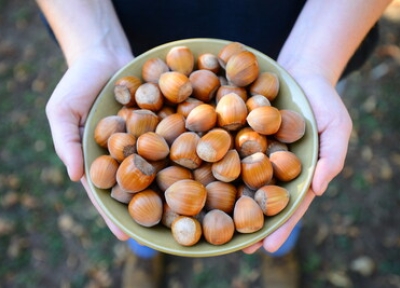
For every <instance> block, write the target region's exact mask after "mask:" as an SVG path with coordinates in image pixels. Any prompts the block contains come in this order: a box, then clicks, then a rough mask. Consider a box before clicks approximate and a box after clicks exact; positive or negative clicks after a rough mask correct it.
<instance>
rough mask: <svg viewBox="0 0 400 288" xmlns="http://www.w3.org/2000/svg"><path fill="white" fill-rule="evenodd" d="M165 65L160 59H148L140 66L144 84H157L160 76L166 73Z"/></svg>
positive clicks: (166, 66)
mask: <svg viewBox="0 0 400 288" xmlns="http://www.w3.org/2000/svg"><path fill="white" fill-rule="evenodd" d="M168 71H169V68H168V65H167V63H165V61H164V60H162V59H161V58H158V57H155V58H150V59H148V60H146V62H144V64H143V66H142V78H143V80H144V81H146V82H152V83H158V80H159V79H160V76H161V74H163V73H164V72H168Z"/></svg>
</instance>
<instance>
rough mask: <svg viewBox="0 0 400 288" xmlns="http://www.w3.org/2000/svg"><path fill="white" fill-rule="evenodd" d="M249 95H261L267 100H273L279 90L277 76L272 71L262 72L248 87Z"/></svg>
mask: <svg viewBox="0 0 400 288" xmlns="http://www.w3.org/2000/svg"><path fill="white" fill-rule="evenodd" d="M249 92H250V94H251V95H257V94H260V95H263V96H265V97H266V98H267V99H268V100H269V101H273V100H274V99H275V98H276V96H277V95H278V92H279V78H278V75H276V74H275V73H273V72H268V71H267V72H263V73H261V74H260V75H258V77H257V79H256V80H255V81H254V82H253V83H251V85H250V87H249Z"/></svg>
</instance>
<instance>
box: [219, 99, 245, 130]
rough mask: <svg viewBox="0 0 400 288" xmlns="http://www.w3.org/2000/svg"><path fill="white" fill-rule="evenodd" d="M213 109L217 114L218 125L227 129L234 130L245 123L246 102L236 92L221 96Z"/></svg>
mask: <svg viewBox="0 0 400 288" xmlns="http://www.w3.org/2000/svg"><path fill="white" fill-rule="evenodd" d="M215 111H216V112H217V116H218V126H219V127H222V128H224V129H226V130H228V131H236V130H238V129H240V128H241V127H243V126H244V125H245V124H246V117H247V107H246V103H245V102H244V101H243V99H242V98H241V97H240V96H239V95H237V94H236V93H229V94H226V95H225V96H224V97H222V98H221V99H220V100H219V101H218V104H217V107H216V108H215Z"/></svg>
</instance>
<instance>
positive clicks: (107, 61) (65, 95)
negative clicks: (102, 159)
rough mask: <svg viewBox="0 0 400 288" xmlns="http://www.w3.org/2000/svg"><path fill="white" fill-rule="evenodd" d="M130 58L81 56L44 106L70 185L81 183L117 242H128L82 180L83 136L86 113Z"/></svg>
mask: <svg viewBox="0 0 400 288" xmlns="http://www.w3.org/2000/svg"><path fill="white" fill-rule="evenodd" d="M132 59H133V56H130V57H129V56H127V57H124V59H115V58H113V57H112V55H110V54H109V53H101V52H98V53H92V54H91V55H83V56H82V57H80V58H79V59H78V60H77V61H75V62H74V63H73V64H72V65H71V66H70V67H69V69H68V70H67V72H66V73H65V75H64V76H63V78H62V79H61V81H60V82H59V84H58V85H57V87H56V89H55V90H54V92H53V94H52V96H51V97H50V100H49V102H48V103H47V106H46V114H47V117H48V120H49V122H50V127H51V132H52V136H53V142H54V146H55V150H56V152H57V154H58V156H59V157H60V159H61V160H62V161H63V163H64V164H65V166H66V167H67V170H68V175H69V177H70V178H71V180H73V181H79V180H81V181H82V184H83V186H84V187H85V189H86V191H87V193H88V195H89V198H90V199H91V201H92V202H93V204H94V206H95V207H96V208H97V210H98V211H99V212H100V214H101V215H102V216H103V218H104V220H105V222H106V223H107V225H108V226H109V228H110V230H111V231H112V232H113V233H114V234H115V236H116V237H117V238H118V239H120V240H126V239H127V238H128V236H127V235H125V234H124V233H123V232H122V231H120V230H119V229H118V228H116V226H115V225H114V224H113V223H111V221H110V220H109V219H107V217H105V215H104V213H103V211H101V209H100V208H99V206H98V205H97V203H96V201H94V199H93V195H92V192H90V189H88V186H87V182H86V178H85V177H84V163H83V153H82V141H81V140H82V134H83V129H84V126H85V121H86V118H87V116H88V112H89V110H90V108H91V107H92V104H93V102H94V101H95V99H96V97H97V95H98V94H99V92H100V90H101V89H102V87H103V86H104V84H105V83H106V82H107V81H108V80H109V78H110V77H111V76H112V75H113V74H114V73H115V72H116V71H117V70H118V69H119V68H120V67H122V66H123V65H124V64H125V63H127V62H128V61H130V60H132Z"/></svg>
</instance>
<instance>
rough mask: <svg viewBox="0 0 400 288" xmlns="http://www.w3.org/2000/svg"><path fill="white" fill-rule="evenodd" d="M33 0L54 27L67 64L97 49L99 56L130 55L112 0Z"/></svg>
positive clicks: (117, 57)
mask: <svg viewBox="0 0 400 288" xmlns="http://www.w3.org/2000/svg"><path fill="white" fill-rule="evenodd" d="M36 1H37V3H38V5H39V7H40V9H41V10H42V12H43V14H44V15H45V17H46V18H47V21H48V22H49V24H50V26H51V28H52V29H53V32H54V34H55V36H56V38H57V41H58V42H59V44H60V47H61V49H62V51H63V53H64V55H65V58H66V60H67V63H68V65H69V66H70V65H72V64H73V63H74V62H75V61H76V60H77V59H79V58H80V57H81V56H83V55H88V54H89V55H90V54H92V55H93V54H95V53H98V54H99V55H98V56H100V57H102V56H105V57H110V58H115V59H117V61H118V59H120V61H121V62H126V60H127V59H129V58H130V57H132V53H131V50H130V47H129V43H128V41H127V39H126V36H125V34H124V32H123V29H122V28H121V25H120V23H119V20H118V18H117V15H116V14H115V11H114V8H113V6H112V3H111V1H109V0H86V1H82V0H68V1H65V0H36ZM102 54H109V55H102ZM121 64H123V63H121Z"/></svg>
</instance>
